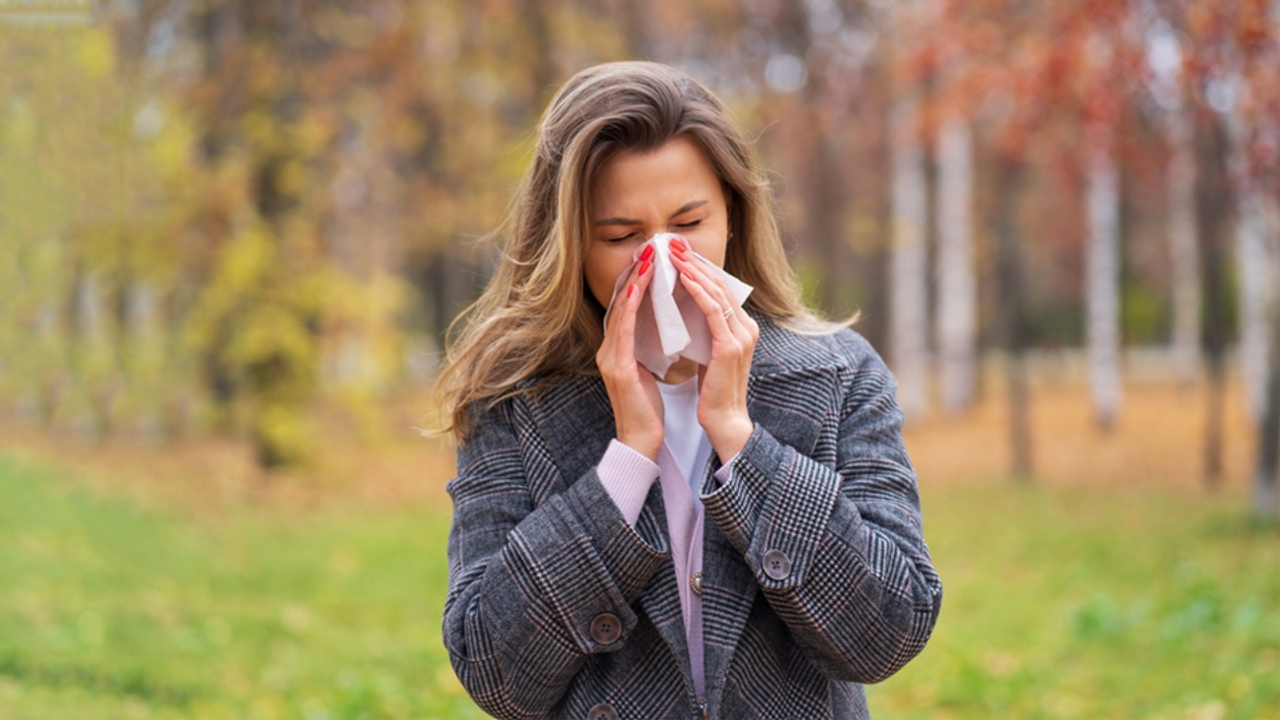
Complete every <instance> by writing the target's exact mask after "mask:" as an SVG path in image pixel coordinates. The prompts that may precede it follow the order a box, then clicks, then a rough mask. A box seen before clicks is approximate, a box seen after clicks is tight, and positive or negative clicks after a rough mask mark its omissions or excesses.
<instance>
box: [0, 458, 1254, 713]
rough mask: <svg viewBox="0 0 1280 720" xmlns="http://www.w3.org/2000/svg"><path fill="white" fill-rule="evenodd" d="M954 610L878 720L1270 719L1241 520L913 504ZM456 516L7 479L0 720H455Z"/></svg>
mask: <svg viewBox="0 0 1280 720" xmlns="http://www.w3.org/2000/svg"><path fill="white" fill-rule="evenodd" d="M924 492H925V497H924V501H925V518H926V536H927V537H928V539H929V542H930V546H931V548H932V550H933V553H934V557H935V560H936V563H937V565H938V568H939V572H940V573H941V575H942V578H943V582H944V584H945V586H946V596H945V601H944V603H943V612H942V619H941V621H940V623H939V626H938V629H937V631H936V633H935V636H934V639H933V641H932V642H931V644H930V646H929V647H928V648H927V649H926V650H925V652H924V654H923V655H921V656H920V657H919V658H918V659H917V660H915V661H914V662H913V663H912V664H911V665H910V666H908V668H907V669H906V670H904V671H903V672H902V673H900V674H899V675H897V676H895V677H894V678H892V679H890V680H888V681H887V682H885V683H883V684H881V685H879V686H876V687H873V688H870V689H869V694H870V698H871V704H872V712H873V714H874V716H875V717H876V718H877V719H878V720H883V719H885V718H917V717H918V718H1187V719H1188V720H1191V719H1204V720H1213V719H1220V718H1280V532H1278V531H1277V529H1276V528H1275V526H1269V527H1262V526H1258V525H1256V524H1253V523H1250V522H1249V521H1248V520H1247V518H1246V516H1245V515H1244V514H1243V513H1242V512H1240V511H1239V508H1242V507H1243V506H1244V502H1243V500H1242V499H1240V498H1238V497H1235V496H1234V495H1232V494H1225V493H1224V494H1223V495H1221V496H1206V495H1204V494H1197V493H1193V492H1187V491H1185V490H1159V489H1154V488H1151V487H1146V488H1143V489H1141V490H1137V489H1108V488H1104V487H1077V488H1074V489H1073V488H1065V487H1061V486H1054V487H1014V486H1011V485H1009V484H1006V483H1000V482H989V483H983V482H970V483H961V484H951V485H947V486H945V487H937V488H931V487H929V486H926V487H925V488H924ZM447 531H448V508H447V507H441V506H440V505H439V504H434V505H433V504H423V503H414V504H408V505H406V506H404V507H401V508H399V509H387V508H385V507H384V508H380V509H370V508H361V507H354V506H353V507H347V508H343V507H327V506H326V507H323V508H319V509H308V510H286V509H281V508H274V509H264V508H258V509H252V508H250V507H248V506H246V507H244V508H241V509H239V510H235V511H231V512H224V513H219V514H217V515H214V516H210V517H203V516H202V517H192V516H191V514H190V513H186V512H183V511H180V510H165V509H163V508H162V507H160V508H158V507H157V506H155V505H154V504H152V505H148V506H145V507H144V506H142V505H138V504H135V503H132V502H130V501H126V500H124V499H123V495H117V494H111V493H103V492H101V491H89V490H86V489H85V483H82V482H80V480H79V478H78V477H76V476H75V475H74V474H73V473H71V472H70V471H67V470H56V471H55V470H53V469H51V468H50V467H49V466H44V465H38V464H33V463H32V462H31V461H26V460H24V461H19V460H16V459H14V458H12V457H6V456H4V455H0V577H3V578H4V580H3V583H0V718H6V719H7V718H14V719H21V720H28V719H31V720H35V719H38V718H57V719H59V720H62V719H63V718H79V719H83V720H91V719H93V718H112V719H114V718H262V719H264V720H265V719H267V718H308V719H319V718H333V719H337V718H467V717H479V716H480V713H479V712H478V711H477V710H476V709H475V708H474V707H473V706H471V705H470V703H469V701H468V700H467V699H466V696H465V694H464V693H463V692H462V690H461V688H460V687H459V686H458V684H457V682H456V681H455V680H454V679H453V675H452V672H451V670H450V669H449V666H448V661H447V658H446V655H445V652H444V649H443V647H442V646H441V644H440V613H441V607H442V603H443V597H444V592H445V584H446V572H447V571H446V561H445V537H446V534H447Z"/></svg>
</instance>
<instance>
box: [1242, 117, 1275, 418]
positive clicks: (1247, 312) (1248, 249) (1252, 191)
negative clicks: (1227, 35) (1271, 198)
mask: <svg viewBox="0 0 1280 720" xmlns="http://www.w3.org/2000/svg"><path fill="white" fill-rule="evenodd" d="M1233 130H1237V129H1236V128H1233ZM1239 136H1240V132H1239V131H1238V130H1237V131H1236V132H1232V139H1233V141H1235V142H1233V145H1234V146H1235V147H1234V148H1233V155H1234V158H1235V164H1236V168H1235V173H1234V175H1235V177H1236V179H1237V183H1236V226H1235V240H1236V247H1235V250H1236V272H1237V275H1238V277H1239V287H1240V295H1239V302H1240V315H1239V322H1240V345H1239V353H1240V377H1241V380H1242V381H1243V383H1244V398H1245V410H1246V411H1248V413H1249V420H1250V422H1255V423H1256V422H1262V416H1263V413H1264V412H1265V407H1266V394H1267V383H1268V375H1269V372H1268V367H1267V365H1268V363H1267V348H1268V346H1269V345H1270V344H1271V338H1270V337H1269V335H1270V332H1271V330H1270V327H1268V324H1269V318H1268V317H1267V308H1268V307H1269V306H1270V305H1271V296H1272V295H1274V294H1275V285H1274V283H1275V279H1274V278H1271V277H1269V276H1270V274H1271V267H1270V263H1269V262H1268V261H1267V246H1266V227H1265V223H1266V208H1265V207H1264V202H1265V200H1264V198H1263V197H1262V195H1261V193H1259V192H1258V191H1257V190H1256V188H1255V183H1253V182H1252V181H1251V180H1250V178H1249V177H1248V173H1247V171H1246V169H1245V167H1244V159H1243V157H1242V154H1243V152H1244V150H1243V148H1242V147H1241V138H1240V137H1239Z"/></svg>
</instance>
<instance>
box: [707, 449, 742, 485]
mask: <svg viewBox="0 0 1280 720" xmlns="http://www.w3.org/2000/svg"><path fill="white" fill-rule="evenodd" d="M741 456H742V453H738V454H737V455H734V456H733V457H731V458H729V462H727V463H725V464H723V465H721V466H720V469H719V470H717V471H716V474H715V475H712V476H711V477H712V478H713V479H714V480H715V483H714V485H713V487H714V488H715V489H719V488H720V486H721V485H724V484H725V483H726V482H728V481H729V476H730V475H731V474H733V463H734V461H736V460H737V459H738V458H739V457H741ZM713 492H714V490H713Z"/></svg>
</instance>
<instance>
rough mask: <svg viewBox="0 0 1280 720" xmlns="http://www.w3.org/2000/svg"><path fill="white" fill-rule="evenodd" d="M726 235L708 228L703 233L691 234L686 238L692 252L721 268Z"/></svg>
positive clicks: (721, 231) (724, 232) (722, 231)
mask: <svg viewBox="0 0 1280 720" xmlns="http://www.w3.org/2000/svg"><path fill="white" fill-rule="evenodd" d="M727 234H728V233H727V232H726V231H724V230H719V229H716V230H714V231H712V230H711V229H710V228H708V229H707V230H706V231H704V232H700V233H691V234H689V235H688V236H687V238H688V240H689V245H690V246H692V247H693V251H694V252H696V253H698V254H699V255H701V256H702V257H704V258H706V259H708V260H710V261H711V262H713V263H715V264H716V265H717V266H719V267H722V268H723V267H724V256H725V248H726V247H727V243H726V239H727V238H726V236H727Z"/></svg>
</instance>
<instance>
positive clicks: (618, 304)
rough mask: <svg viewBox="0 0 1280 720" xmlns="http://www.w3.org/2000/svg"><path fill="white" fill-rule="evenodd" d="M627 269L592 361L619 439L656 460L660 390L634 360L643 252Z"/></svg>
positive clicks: (648, 273)
mask: <svg viewBox="0 0 1280 720" xmlns="http://www.w3.org/2000/svg"><path fill="white" fill-rule="evenodd" d="M649 252H652V250H651V249H650V250H649V251H647V252H646V255H642V256H641V257H643V258H644V260H642V261H641V262H640V264H639V265H637V266H636V267H635V269H633V270H632V271H631V277H630V278H628V279H627V289H626V290H625V291H624V292H622V293H618V297H617V298H615V299H614V301H613V304H614V307H613V308H612V312H610V313H609V321H608V323H607V325H606V326H605V329H604V342H602V343H601V344H600V349H599V350H598V351H597V352H596V366H597V367H599V368H600V376H601V377H602V378H604V387H605V390H606V391H607V392H608V393H609V404H610V405H612V406H613V418H614V423H615V426H616V428H617V438H618V441H619V442H621V443H622V444H624V445H626V446H627V447H629V448H631V449H632V450H635V451H636V452H638V453H640V454H641V455H644V456H645V457H647V458H649V459H650V460H653V461H654V462H657V460H658V450H659V449H660V448H661V447H662V437H663V430H662V395H661V394H660V393H659V392H658V383H657V381H656V380H654V377H653V374H652V373H650V372H649V371H648V370H646V369H645V368H643V367H641V366H640V364H639V363H637V362H636V351H635V350H636V312H637V310H639V308H640V298H642V297H644V293H645V290H647V289H648V287H649V283H650V281H652V280H653V270H652V268H653V263H652V262H650V261H649V259H648V257H647V254H648V253H649Z"/></svg>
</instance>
